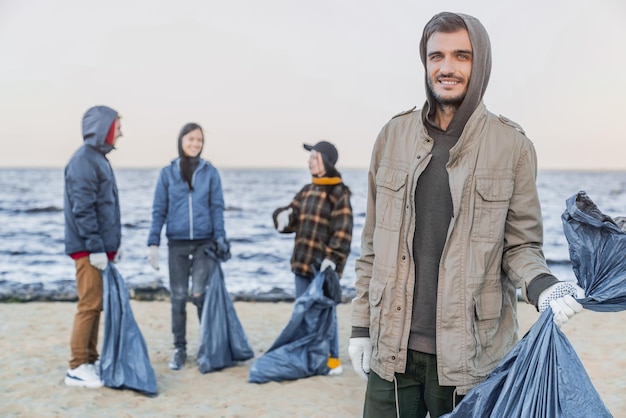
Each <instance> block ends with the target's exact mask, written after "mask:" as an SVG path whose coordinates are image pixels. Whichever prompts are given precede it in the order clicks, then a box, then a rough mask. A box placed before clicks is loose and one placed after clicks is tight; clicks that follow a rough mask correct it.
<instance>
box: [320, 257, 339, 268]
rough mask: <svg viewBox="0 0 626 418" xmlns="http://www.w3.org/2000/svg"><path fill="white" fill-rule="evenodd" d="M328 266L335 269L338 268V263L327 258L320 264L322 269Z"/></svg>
mask: <svg viewBox="0 0 626 418" xmlns="http://www.w3.org/2000/svg"><path fill="white" fill-rule="evenodd" d="M328 267H330V268H331V269H333V270H336V269H337V265H336V264H335V263H334V262H333V261H332V260H330V259H328V258H325V259H324V261H322V265H321V266H320V271H324V270H326V269H327V268H328Z"/></svg>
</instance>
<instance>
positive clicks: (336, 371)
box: [328, 365, 343, 376]
mask: <svg viewBox="0 0 626 418" xmlns="http://www.w3.org/2000/svg"><path fill="white" fill-rule="evenodd" d="M341 373H343V367H341V365H339V366H337V367H335V368H334V369H330V371H329V372H328V375H329V376H339V375H340V374H341Z"/></svg>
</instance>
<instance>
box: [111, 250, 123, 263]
mask: <svg viewBox="0 0 626 418" xmlns="http://www.w3.org/2000/svg"><path fill="white" fill-rule="evenodd" d="M122 258H124V250H122V247H120V248H118V249H117V252H116V253H115V258H114V259H113V262H114V263H116V264H117V263H119V262H121V261H122Z"/></svg>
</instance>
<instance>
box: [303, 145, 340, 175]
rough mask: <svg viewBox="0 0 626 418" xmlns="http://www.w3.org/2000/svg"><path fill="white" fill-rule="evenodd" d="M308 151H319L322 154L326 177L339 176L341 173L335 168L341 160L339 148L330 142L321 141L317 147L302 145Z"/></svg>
mask: <svg viewBox="0 0 626 418" xmlns="http://www.w3.org/2000/svg"><path fill="white" fill-rule="evenodd" d="M302 146H303V147H304V149H305V150H307V151H317V152H319V153H320V154H322V162H323V163H324V171H326V174H325V176H326V177H334V176H338V175H339V172H338V171H337V169H336V168H335V164H337V160H338V159H339V153H338V152H337V148H335V146H334V145H333V144H331V143H330V142H328V141H320V142H318V143H317V144H315V145H309V144H302Z"/></svg>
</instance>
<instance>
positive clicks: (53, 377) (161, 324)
mask: <svg viewBox="0 0 626 418" xmlns="http://www.w3.org/2000/svg"><path fill="white" fill-rule="evenodd" d="M131 304H132V308H133V313H134V315H135V318H136V320H137V323H138V324H139V326H140V328H141V331H142V333H143V335H144V338H145V339H146V342H147V345H148V351H149V355H150V360H151V362H152V365H153V367H154V369H155V372H156V376H157V382H158V389H159V394H158V396H156V397H152V398H151V397H146V396H144V395H141V394H139V393H136V392H134V391H130V390H115V389H109V388H101V389H85V388H75V387H67V386H65V385H64V384H63V377H64V375H65V371H66V369H67V360H68V356H69V347H68V346H69V343H68V341H69V337H70V328H71V325H72V318H73V314H74V311H75V304H74V303H68V302H44V303H24V304H0V317H1V318H2V322H1V323H0V335H1V336H2V339H1V340H0V344H1V346H0V352H1V353H2V360H3V361H2V367H1V368H0V416H2V417H56V416H64V417H78V416H81V417H83V416H91V417H101V416H102V417H143V416H146V417H147V416H150V417H153V416H161V417H192V416H193V417H195V416H203V417H358V416H361V413H362V404H363V395H364V392H365V382H364V381H363V380H362V379H361V378H359V377H358V376H357V375H356V374H355V373H354V372H353V371H352V368H351V366H350V362H349V358H348V353H347V344H348V338H349V329H350V326H349V322H350V319H349V316H350V305H349V304H342V305H340V306H339V308H338V315H339V324H340V338H341V360H342V362H343V365H344V373H343V374H342V375H341V376H332V377H331V376H316V377H312V378H307V379H301V380H297V381H288V382H282V383H267V384H262V385H258V384H252V383H248V366H249V362H247V363H243V364H240V365H238V366H236V367H233V368H229V369H225V370H223V371H220V372H215V373H209V374H201V373H200V372H199V371H198V369H197V367H196V366H195V362H194V360H195V354H194V353H195V352H196V350H197V338H198V323H197V320H196V318H195V316H193V315H189V316H188V330H187V332H188V340H189V347H188V351H189V353H190V354H191V359H190V360H191V361H190V362H188V363H187V366H186V367H185V368H184V369H183V370H181V371H178V372H174V371H170V370H169V369H168V368H167V361H168V360H169V357H170V355H171V352H172V348H171V344H172V343H171V334H170V326H169V323H170V313H169V312H170V311H169V309H170V305H169V302H167V301H160V302H159V301H156V302H140V301H135V300H133V301H131ZM192 308H193V305H189V306H188V313H193V312H194V311H193V310H192ZM235 308H236V310H237V313H238V315H239V318H240V320H241V322H242V324H243V327H244V329H245V331H246V333H247V335H248V339H249V341H250V344H251V345H252V347H253V348H254V351H255V354H257V355H259V354H260V353H262V352H264V351H265V350H267V349H268V348H269V346H270V345H271V344H272V343H273V341H274V339H275V338H276V337H277V336H278V333H279V332H280V331H281V330H282V328H283V327H284V326H285V324H286V323H287V322H288V320H289V318H290V316H291V310H292V304H290V303H254V302H237V303H235ZM519 310H520V317H521V319H520V327H521V333H523V332H525V330H527V329H528V328H529V327H530V326H531V325H532V323H533V322H534V321H535V320H536V318H537V315H538V314H537V312H536V311H535V309H534V308H533V307H531V306H528V305H525V304H520V307H519ZM625 322H626V312H621V313H595V312H589V311H584V312H583V313H581V314H579V315H578V316H577V317H575V318H574V319H573V320H572V321H570V322H569V323H567V324H565V325H564V327H563V330H564V332H565V334H566V335H567V336H568V338H569V339H570V341H571V342H572V344H573V346H574V348H575V349H576V352H577V354H578V356H579V357H580V358H581V360H582V362H583V363H584V365H585V368H586V370H587V373H588V374H589V376H590V377H591V379H592V381H593V384H594V385H595V387H596V389H597V391H598V392H599V393H600V396H601V398H602V399H603V401H604V403H605V404H606V406H607V407H608V409H609V410H610V411H611V412H612V414H613V415H614V416H615V417H626V412H625V410H626V395H625V394H626V377H624V376H625V374H626V373H625V372H626V354H624V353H623V351H622V350H623V347H625V346H626V333H624V332H623V330H624V325H623V324H624V323H625ZM102 327H103V325H102V324H101V328H102ZM101 335H102V330H101ZM101 343H102V337H101V339H100V344H101ZM251 361H252V360H251Z"/></svg>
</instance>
